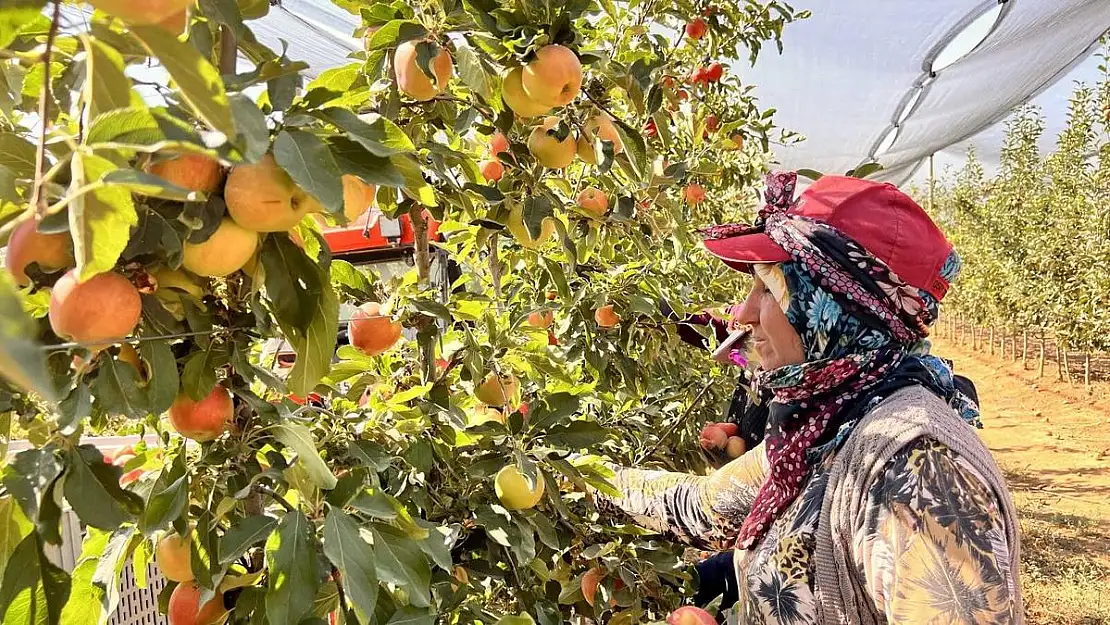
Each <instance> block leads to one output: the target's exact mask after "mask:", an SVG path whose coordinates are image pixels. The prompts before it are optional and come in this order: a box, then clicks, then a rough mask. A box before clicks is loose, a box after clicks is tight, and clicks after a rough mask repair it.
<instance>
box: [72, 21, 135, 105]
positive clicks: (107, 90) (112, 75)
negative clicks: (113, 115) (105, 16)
mask: <svg viewBox="0 0 1110 625" xmlns="http://www.w3.org/2000/svg"><path fill="white" fill-rule="evenodd" d="M78 36H79V37H80V39H81V42H82V45H83V46H84V48H85V53H86V55H85V85H84V88H83V90H82V94H81V99H82V100H84V101H85V102H86V103H87V104H88V107H89V108H88V115H89V119H92V118H94V117H96V116H97V115H100V114H101V113H106V112H108V111H111V110H115V109H123V108H127V107H129V106H136V107H138V106H142V105H143V101H142V98H141V97H139V94H138V93H135V92H133V91H132V90H131V81H130V80H128V79H127V76H125V75H124V73H123V68H124V61H123V55H122V54H120V53H119V52H118V51H116V49H115V48H112V47H111V46H108V45H106V44H105V43H104V42H102V41H99V40H96V39H93V38H91V37H89V36H88V35H85V34H83V33H82V34H80V35H78Z"/></svg>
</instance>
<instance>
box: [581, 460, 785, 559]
mask: <svg viewBox="0 0 1110 625" xmlns="http://www.w3.org/2000/svg"><path fill="white" fill-rule="evenodd" d="M611 468H612V469H613V471H614V472H615V476H614V477H613V478H612V479H611V480H610V481H611V482H612V484H613V486H614V487H615V488H616V490H617V491H619V492H620V493H621V496H620V497H612V496H609V495H606V494H604V493H602V492H600V491H595V496H596V497H597V500H598V504H599V505H600V506H601V507H602V509H603V510H605V509H616V510H618V511H622V512H624V513H626V514H628V515H630V516H631V517H632V518H633V519H634V520H635V521H636V522H637V523H638V524H640V525H642V526H643V527H646V528H649V529H652V530H655V531H658V532H661V533H666V534H670V535H672V536H675V537H676V538H678V539H679V540H681V541H682V542H685V543H688V544H690V545H693V546H695V547H698V548H700V549H712V550H724V549H731V548H732V547H733V546H734V544H735V541H736V534H737V533H738V532H739V530H740V526H741V525H742V524H743V523H744V517H745V516H747V514H748V510H749V509H750V507H751V503H752V501H753V500H754V499H755V494H756V492H758V491H759V487H760V486H762V485H763V481H764V478H765V476H766V474H767V466H766V456H765V455H764V453H763V446H762V445H760V446H758V447H756V448H755V449H752V450H751V451H749V452H748V453H746V454H744V455H742V456H740V457H739V458H737V459H735V460H733V461H732V462H730V463H728V464H726V465H725V466H723V467H721V468H720V469H717V470H716V471H714V472H713V473H712V474H710V475H689V474H686V473H671V472H667V471H651V470H643V469H625V468H620V467H611Z"/></svg>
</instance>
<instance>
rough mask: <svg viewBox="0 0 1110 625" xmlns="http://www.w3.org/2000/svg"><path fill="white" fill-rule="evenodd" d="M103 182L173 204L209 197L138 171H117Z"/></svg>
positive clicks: (201, 200)
mask: <svg viewBox="0 0 1110 625" xmlns="http://www.w3.org/2000/svg"><path fill="white" fill-rule="evenodd" d="M103 180H104V183H105V184H109V185H115V186H120V187H124V188H125V189H127V190H129V191H131V192H133V193H138V194H139V195H145V196H148V197H156V198H161V199H163V200H170V201H173V202H203V201H205V200H206V199H207V196H205V194H203V193H201V192H200V191H191V190H189V189H185V188H183V187H179V186H177V185H175V184H173V183H171V182H167V181H166V180H164V179H162V178H159V177H158V176H155V175H154V174H148V173H146V172H145V171H140V170H138V169H130V168H127V169H116V170H113V171H110V172H108V173H107V174H106V175H105V176H104V178H103Z"/></svg>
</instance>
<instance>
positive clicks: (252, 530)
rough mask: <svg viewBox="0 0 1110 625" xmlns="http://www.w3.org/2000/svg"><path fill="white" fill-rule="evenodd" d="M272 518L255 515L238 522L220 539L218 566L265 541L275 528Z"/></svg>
mask: <svg viewBox="0 0 1110 625" xmlns="http://www.w3.org/2000/svg"><path fill="white" fill-rule="evenodd" d="M277 524H278V520H277V519H275V518H274V517H270V516H263V515H255V516H251V517H247V518H245V519H242V520H240V521H239V522H238V523H236V524H235V525H233V526H232V527H231V529H229V530H228V531H227V533H226V534H224V535H223V537H222V538H221V539H220V564H221V565H223V564H230V563H232V562H234V561H235V560H236V559H237V558H238V557H239V556H241V555H243V554H244V553H246V552H247V549H250V548H251V547H253V546H254V545H257V544H258V543H260V542H262V541H264V540H266V537H267V536H269V535H270V533H271V532H273V530H274V528H275V527H277Z"/></svg>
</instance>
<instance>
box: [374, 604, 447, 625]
mask: <svg viewBox="0 0 1110 625" xmlns="http://www.w3.org/2000/svg"><path fill="white" fill-rule="evenodd" d="M435 622H436V618H435V614H434V613H432V611H431V610H418V609H416V608H413V607H411V606H407V605H406V606H403V607H401V608H399V609H398V610H397V611H396V612H394V613H393V616H391V617H389V620H388V621H386V624H385V625H434V623H435Z"/></svg>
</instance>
